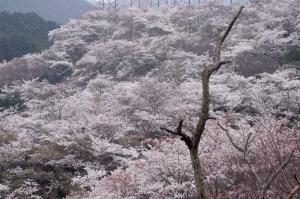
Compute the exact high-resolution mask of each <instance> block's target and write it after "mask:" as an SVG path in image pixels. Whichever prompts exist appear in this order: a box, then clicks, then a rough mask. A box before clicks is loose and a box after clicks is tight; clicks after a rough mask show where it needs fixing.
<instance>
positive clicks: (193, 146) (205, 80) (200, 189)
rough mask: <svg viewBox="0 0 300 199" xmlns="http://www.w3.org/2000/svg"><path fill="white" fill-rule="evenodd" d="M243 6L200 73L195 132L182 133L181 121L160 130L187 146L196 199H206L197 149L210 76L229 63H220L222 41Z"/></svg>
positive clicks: (202, 126) (204, 120) (207, 98)
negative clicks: (200, 97)
mask: <svg viewBox="0 0 300 199" xmlns="http://www.w3.org/2000/svg"><path fill="white" fill-rule="evenodd" d="M243 8H244V7H243V6H242V7H241V8H240V9H239V11H238V13H237V14H236V16H234V18H233V19H232V21H231V22H230V24H229V26H228V28H227V29H226V31H225V33H224V34H223V35H222V37H220V38H219V39H218V42H217V46H216V49H215V55H214V64H213V65H212V66H210V67H206V66H205V67H204V70H203V72H202V88H203V90H202V107H201V114H200V115H199V120H198V123H197V127H196V130H195V131H194V132H193V133H192V135H191V136H189V135H188V134H186V133H184V132H182V124H183V120H181V121H180V122H179V124H178V127H177V129H176V131H172V130H169V129H167V128H161V129H162V130H164V131H166V132H168V133H171V134H174V135H177V136H180V137H181V139H182V140H183V141H184V142H185V144H186V145H187V147H188V149H189V152H190V156H191V162H192V166H193V171H194V180H195V185H196V190H197V194H198V196H197V198H198V199H206V198H207V197H206V190H205V182H204V179H205V176H204V172H203V168H202V166H201V161H200V159H199V155H198V148H199V144H200V140H201V138H202V135H203V132H204V130H205V125H206V122H207V120H209V119H210V117H209V107H210V94H209V80H210V76H211V75H212V74H213V73H214V72H216V71H218V70H219V69H220V67H221V66H222V65H224V64H227V63H230V62H229V61H221V50H222V46H223V43H224V41H225V40H226V38H227V36H228V35H229V33H230V31H231V30H232V27H233V25H234V24H235V22H236V20H237V19H238V18H239V16H240V15H241V13H242V10H243Z"/></svg>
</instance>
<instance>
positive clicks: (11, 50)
mask: <svg viewBox="0 0 300 199" xmlns="http://www.w3.org/2000/svg"><path fill="white" fill-rule="evenodd" d="M55 28H58V26H57V24H56V23H55V22H51V21H45V20H44V19H42V18H41V17H39V16H38V15H36V14H34V13H27V14H22V13H8V12H0V60H1V61H2V60H6V61H8V60H11V59H13V58H15V57H21V56H23V55H25V54H27V53H35V52H40V51H41V50H43V49H46V48H48V47H49V46H50V43H49V39H48V33H49V31H50V30H53V29H55Z"/></svg>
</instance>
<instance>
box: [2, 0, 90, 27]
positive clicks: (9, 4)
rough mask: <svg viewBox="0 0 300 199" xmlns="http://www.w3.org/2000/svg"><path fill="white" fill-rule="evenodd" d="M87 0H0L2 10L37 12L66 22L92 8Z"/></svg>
mask: <svg viewBox="0 0 300 199" xmlns="http://www.w3.org/2000/svg"><path fill="white" fill-rule="evenodd" d="M92 8H93V5H92V4H91V3H89V2H87V1H85V0H26V1H24V0H9V1H7V0H0V11H10V12H35V13H37V14H38V15H40V16H41V17H43V18H45V19H47V20H51V21H56V22H59V23H65V22H67V21H68V20H69V19H71V18H76V17H78V16H80V15H81V14H82V13H84V12H85V11H87V10H89V9H92Z"/></svg>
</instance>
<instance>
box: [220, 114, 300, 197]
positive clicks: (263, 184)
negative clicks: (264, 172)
mask: <svg viewBox="0 0 300 199" xmlns="http://www.w3.org/2000/svg"><path fill="white" fill-rule="evenodd" d="M218 125H219V127H220V128H221V129H222V130H223V131H224V132H225V133H226V136H227V137H228V139H229V141H230V143H231V144H232V146H233V147H234V148H235V149H236V150H238V151H239V152H240V153H242V155H243V160H244V162H245V163H246V164H247V165H248V166H249V168H250V170H251V171H252V175H253V176H254V178H255V180H256V184H257V187H260V193H259V199H265V197H266V193H267V191H268V189H269V188H270V187H271V185H272V183H273V182H274V180H275V179H276V177H277V176H278V175H279V174H280V173H281V172H282V171H283V170H284V169H285V168H286V167H287V165H288V164H289V163H290V162H291V160H292V157H293V154H294V152H292V153H291V154H290V155H289V156H288V157H287V158H286V159H285V160H284V161H283V162H281V163H280V165H279V166H278V167H277V169H275V170H274V171H273V172H272V173H271V174H270V175H269V176H268V177H267V178H266V179H265V180H264V181H263V180H262V179H261V178H260V177H259V176H258V175H257V173H256V172H255V171H254V169H253V166H252V165H251V163H250V161H249V160H248V159H249V158H248V154H249V147H250V144H251V143H252V142H253V139H254V137H253V136H252V134H251V133H250V134H248V135H247V138H246V141H245V143H244V145H243V146H240V145H239V144H238V143H236V142H235V141H234V139H233V137H232V136H231V134H230V132H229V129H228V120H227V119H226V127H223V126H222V125H221V124H220V123H218ZM299 188H300V187H299Z"/></svg>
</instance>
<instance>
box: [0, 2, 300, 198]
mask: <svg viewBox="0 0 300 199" xmlns="http://www.w3.org/2000/svg"><path fill="white" fill-rule="evenodd" d="M239 9H240V5H238V4H233V5H219V4H214V3H203V4H200V5H190V6H188V5H180V6H175V7H171V6H170V7H167V6H161V7H160V9H151V8H148V9H138V8H128V9H120V10H116V11H114V10H101V9H100V8H99V9H98V10H95V11H90V12H87V13H85V14H84V15H83V16H82V17H81V18H79V19H76V20H71V21H70V22H69V23H67V24H65V25H63V26H61V27H60V28H58V29H55V30H52V31H51V32H50V33H49V40H50V42H51V44H52V45H51V47H50V48H49V49H47V50H44V51H43V52H41V53H37V54H27V55H25V56H23V57H21V58H16V59H13V60H12V61H9V62H5V63H0V88H1V92H0V110H1V112H0V198H7V199H15V198H16V199H19V198H20V199H27V198H47V199H48V198H49V199H62V198H67V199H82V198H90V199H123V198H124V199H173V198H174V199H200V198H201V199H204V198H208V199H250V198H259V199H282V198H288V196H289V195H290V196H291V194H292V198H295V199H296V198H297V197H298V198H299V197H300V193H299V194H298V195H297V192H295V193H293V192H292V191H293V190H294V189H296V188H297V187H299V188H298V189H300V185H299V181H297V176H298V178H299V177H300V128H299V120H300V73H299V70H300V2H299V0H281V1H280V0H272V1H269V0H255V1H250V2H249V3H247V4H246V5H245V7H244V9H243V11H242V12H241V14H240V16H239V18H238V19H237V20H236V22H235V24H234V26H233V27H232V30H231V31H230V34H229V35H228V37H227V38H226V40H225V41H224V44H223V46H222V49H220V50H221V51H222V56H221V59H222V60H229V61H228V62H226V63H224V64H223V65H222V66H221V67H220V69H218V70H217V71H215V72H214V73H212V75H211V77H210V85H209V86H210V87H209V88H210V95H209V99H210V104H209V117H207V121H206V125H205V130H204V132H203V135H202V137H201V140H200V144H199V151H197V152H198V157H199V159H200V162H201V167H202V171H203V182H204V192H205V196H203V197H202V196H201V197H199V195H198V194H199V192H198V193H197V191H198V189H197V187H196V185H195V184H196V183H195V178H194V173H193V169H195V168H194V167H193V166H192V163H191V158H190V153H189V149H188V147H187V144H186V143H185V142H186V140H185V138H184V137H180V136H176V135H173V134H172V133H170V132H168V131H166V130H164V129H165V128H167V129H176V128H177V130H178V129H180V131H181V129H182V130H183V131H184V132H187V134H186V136H188V137H192V135H194V134H193V132H194V131H195V129H197V128H198V126H197V122H198V119H199V118H201V117H203V112H201V110H203V108H202V107H201V105H202V104H203V100H205V96H203V95H202V93H205V92H203V87H202V82H203V81H202V80H203V79H202V78H203V77H204V76H203V73H204V71H205V69H206V68H207V67H208V66H211V65H213V64H214V63H215V62H216V59H215V57H216V55H215V54H216V52H215V49H217V47H218V45H217V42H216V41H218V35H220V34H221V33H224V31H225V30H226V28H227V27H228V25H229V24H230V22H231V20H232V18H233V16H235V15H236V13H237V12H238V11H239ZM240 11H241V10H240ZM204 104H205V103H204ZM180 121H183V122H182V123H181V126H180V125H179V126H177V125H178V122H179V124H180ZM179 127H180V128H179ZM177 132H179V130H178V131H177ZM179 133H180V132H179ZM179 135H181V134H179ZM180 138H181V139H180ZM183 140H185V141H183ZM295 187H296V188H295Z"/></svg>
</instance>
